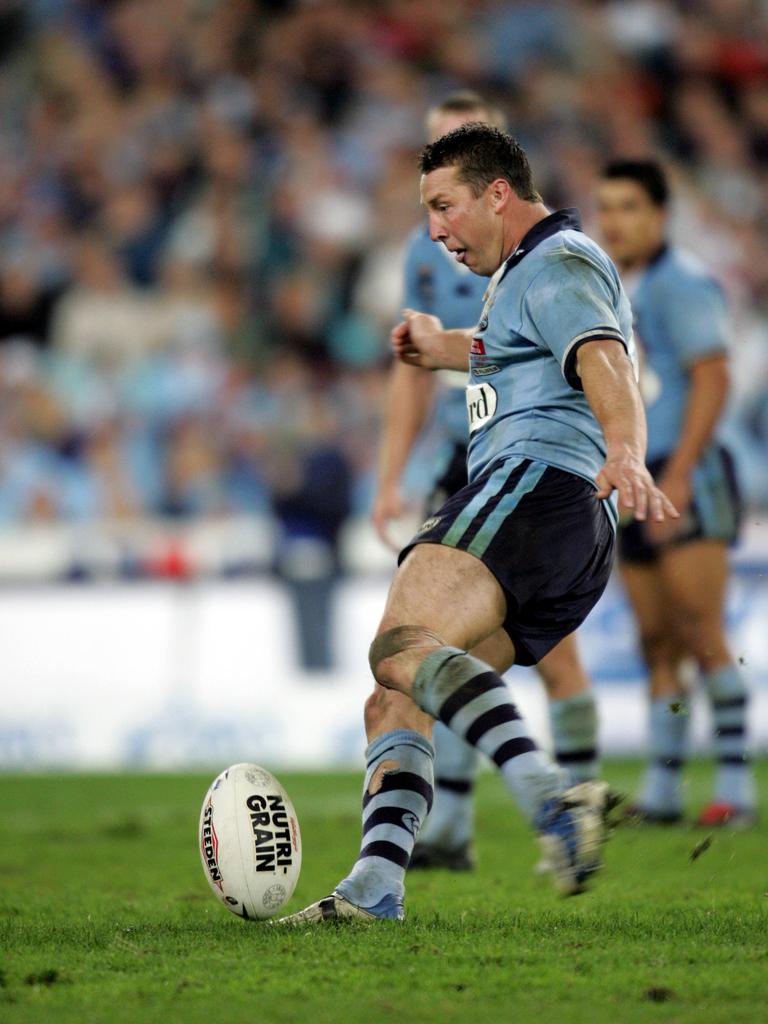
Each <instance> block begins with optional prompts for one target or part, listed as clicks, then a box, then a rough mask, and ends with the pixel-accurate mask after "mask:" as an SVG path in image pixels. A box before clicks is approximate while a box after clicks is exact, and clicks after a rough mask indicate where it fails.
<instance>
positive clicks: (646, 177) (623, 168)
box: [602, 160, 669, 207]
mask: <svg viewBox="0 0 768 1024" xmlns="http://www.w3.org/2000/svg"><path fill="white" fill-rule="evenodd" d="M602 176H603V179H604V180H606V181H615V180H616V179H617V178H628V179H629V180H630V181H634V182H635V183H636V184H638V185H639V186H640V188H642V189H643V191H644V192H645V193H646V194H647V196H648V198H649V199H650V200H651V202H652V203H653V204H654V205H655V206H662V207H663V206H666V205H667V203H668V202H669V182H668V181H667V175H666V174H665V172H664V168H663V167H662V166H661V164H660V163H659V162H658V160H611V161H610V162H609V163H607V164H606V165H605V167H604V168H603V175H602Z"/></svg>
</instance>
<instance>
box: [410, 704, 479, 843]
mask: <svg viewBox="0 0 768 1024" xmlns="http://www.w3.org/2000/svg"><path fill="white" fill-rule="evenodd" d="M432 743H433V744H434V748H435V802H434V805H433V807H432V810H431V811H430V812H429V817H428V818H427V820H426V822H425V823H424V826H423V827H422V829H421V832H420V833H419V844H422V843H426V844H427V845H429V846H437V847H439V848H440V849H444V850H448V851H452V850H461V849H463V848H466V847H467V845H468V844H469V843H470V842H471V840H472V836H473V833H474V806H475V804H474V788H475V776H476V775H477V768H478V764H479V760H480V756H479V754H478V752H477V750H475V748H474V747H471V746H470V745H469V744H468V743H466V742H465V741H464V740H463V739H462V738H461V737H460V736H457V735H456V734H455V733H452V732H451V730H450V729H449V728H447V726H445V725H443V723H442V722H436V723H435V731H434V734H433V736H432ZM414 863H415V862H414Z"/></svg>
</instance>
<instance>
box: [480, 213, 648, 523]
mask: <svg viewBox="0 0 768 1024" xmlns="http://www.w3.org/2000/svg"><path fill="white" fill-rule="evenodd" d="M593 338H615V339H616V340H617V341H618V342H621V344H623V345H624V347H625V348H626V350H627V352H628V353H629V355H630V358H632V360H633V362H635V363H636V359H635V351H634V342H633V340H632V312H631V309H630V305H629V300H628V299H627V296H626V294H625V293H624V290H623V288H622V286H621V281H620V280H619V275H618V273H617V271H616V268H615V267H614V265H613V263H612V262H611V260H610V259H609V258H608V256H607V255H606V254H605V253H604V252H603V250H602V249H601V248H600V246H599V245H597V243H596V242H594V241H592V239H591V238H588V237H587V235H585V234H584V233H583V232H582V231H581V224H580V220H579V215H578V211H577V210H573V209H569V210H560V211H558V212H556V213H552V214H550V215H549V216H548V217H546V218H545V219H544V220H542V221H540V222H539V223H538V224H536V225H534V227H533V228H532V229H531V230H530V231H529V232H528V234H527V235H526V236H525V237H524V238H523V239H522V241H521V242H520V245H519V246H518V248H517V249H516V250H515V252H514V253H512V255H511V256H510V257H509V258H508V259H507V261H506V262H505V263H504V264H503V265H502V267H500V268H499V270H498V271H497V272H496V274H494V276H493V278H492V279H491V284H490V285H489V288H488V297H487V300H486V304H485V307H484V309H483V313H482V316H481V318H480V323H479V324H478V327H477V329H476V331H475V337H474V341H473V343H472V348H471V352H470V381H469V386H468V388H467V407H468V410H469V426H470V446H469V475H470V479H474V478H476V477H477V476H479V475H480V474H481V473H482V472H483V471H484V470H486V469H488V467H489V466H491V465H492V463H494V462H496V461H497V460H498V459H501V458H507V457H509V456H513V457H515V456H516V457H521V458H530V459H536V460H538V461H540V462H544V463H546V464H547V465H550V466H555V467H557V468H558V469H562V470H565V471H566V472H570V473H574V474H575V475H576V476H580V477H583V478H584V479H586V480H589V481H590V482H592V483H594V481H595V477H596V476H597V474H598V472H599V470H600V468H601V466H602V465H603V462H604V459H605V441H604V438H603V432H602V429H601V428H600V425H599V423H598V422H597V419H596V418H595V416H594V414H593V413H592V410H591V409H590V407H589V403H588V402H587V399H586V398H585V396H584V393H583V390H582V389H581V382H580V380H579V378H578V376H577V374H576V353H577V351H578V349H579V347H580V345H581V344H583V343H584V342H586V341H589V340H590V339H593ZM608 506H609V508H610V514H611V518H612V519H613V520H614V521H615V507H614V506H613V503H611V502H609V503H608Z"/></svg>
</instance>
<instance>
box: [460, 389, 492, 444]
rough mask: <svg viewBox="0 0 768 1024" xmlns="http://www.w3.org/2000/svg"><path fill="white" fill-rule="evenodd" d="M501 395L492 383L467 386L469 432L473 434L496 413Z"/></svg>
mask: <svg viewBox="0 0 768 1024" xmlns="http://www.w3.org/2000/svg"><path fill="white" fill-rule="evenodd" d="M498 401H499V396H498V395H497V394H496V389H495V388H494V386H493V385H492V384H470V385H469V386H468V387H467V415H468V416H469V432H470V434H473V433H474V432H475V431H476V430H479V429H480V427H484V426H485V424H486V423H488V421H489V420H491V419H493V416H494V415H495V413H496V406H497V405H498Z"/></svg>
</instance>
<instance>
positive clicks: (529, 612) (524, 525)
mask: <svg viewBox="0 0 768 1024" xmlns="http://www.w3.org/2000/svg"><path fill="white" fill-rule="evenodd" d="M595 495H596V492H595V488H594V486H593V485H592V484H590V483H589V482H588V481H587V480H584V479H582V478H581V477H579V476H576V475H574V474H573V473H566V472H563V471H562V470H559V469H555V468H554V467H553V466H547V465H545V464H544V463H542V462H537V461H534V460H531V459H516V458H509V459H504V460H503V461H501V462H497V463H495V464H494V465H493V466H491V467H490V469H488V470H487V471H486V472H485V473H483V474H482V475H481V476H479V477H478V478H477V479H476V480H474V481H472V483H470V484H468V485H467V486H466V487H464V488H462V489H461V490H460V491H458V493H456V494H454V495H453V496H452V497H451V498H449V499H448V500H447V501H446V502H445V504H444V505H443V506H442V507H441V508H440V509H438V511H437V512H436V513H435V514H434V515H431V516H430V517H429V518H428V519H427V520H426V521H425V522H424V523H423V525H422V526H421V528H420V529H419V531H418V532H417V534H416V536H415V537H414V538H413V540H411V541H410V543H409V544H408V545H407V546H406V547H405V548H403V550H402V551H401V553H400V557H399V559H398V561H399V562H400V563H402V562H403V560H404V559H405V558H407V557H408V554H409V553H410V552H411V551H412V550H413V549H414V547H415V546H416V545H417V544H445V545H447V546H448V547H453V548H458V549H459V550H461V551H467V552H469V554H471V555H475V556H476V557H477V558H479V559H480V560H481V561H482V562H483V564H484V565H485V566H486V567H487V568H488V569H489V570H490V572H492V573H493V575H494V576H495V577H496V579H497V580H498V581H499V584H500V585H501V587H502V589H503V591H504V594H505V596H506V599H507V615H506V618H505V620H504V624H503V625H504V629H505V630H506V631H507V633H508V634H509V636H510V639H511V640H512V643H513V644H514V645H515V653H516V659H515V660H516V663H517V664H518V665H535V664H536V663H537V662H539V661H541V659H542V658H543V657H544V655H545V654H546V653H547V652H548V651H550V650H551V649H552V648H553V647H554V646H555V645H556V644H558V643H559V642H560V641H561V640H562V639H563V637H566V636H568V634H569V633H572V632H573V631H574V630H575V629H576V628H577V627H578V626H580V625H581V623H582V622H583V621H584V619H585V618H586V617H587V615H588V614H589V612H590V611H591V610H592V608H593V607H594V606H595V604H596V603H597V601H598V599H599V597H600V595H601V594H602V593H603V591H604V590H605V587H606V584H607V583H608V577H609V576H610V573H611V566H612V563H613V551H614V543H615V532H614V529H613V525H612V523H611V521H610V519H609V517H608V513H607V512H606V510H605V509H604V508H603V503H602V502H601V501H599V500H598V499H597V498H596V496H595Z"/></svg>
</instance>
